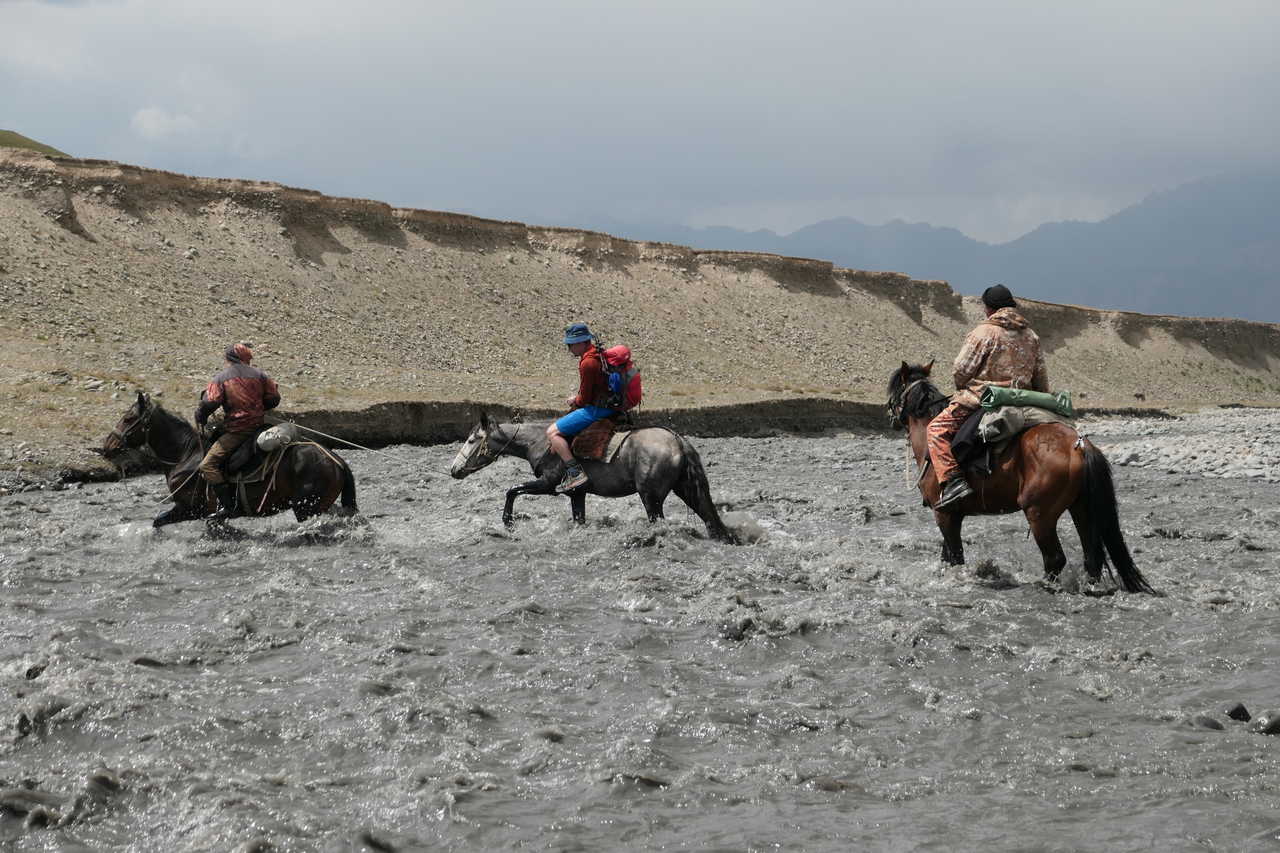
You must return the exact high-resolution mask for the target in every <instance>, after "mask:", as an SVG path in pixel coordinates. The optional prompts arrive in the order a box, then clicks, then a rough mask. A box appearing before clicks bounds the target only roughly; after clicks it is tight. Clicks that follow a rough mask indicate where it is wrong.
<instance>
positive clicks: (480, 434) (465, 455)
mask: <svg viewBox="0 0 1280 853" xmlns="http://www.w3.org/2000/svg"><path fill="white" fill-rule="evenodd" d="M497 429H498V425H497V423H495V422H494V421H493V420H492V419H491V418H490V417H489V414H488V413H487V412H481V413H480V423H478V424H476V425H475V428H474V429H472V430H471V434H470V435H468V436H467V440H466V441H464V442H463V443H462V447H461V448H459V450H458V455H457V456H455V457H453V464H452V465H450V466H449V476H451V477H453V479H455V480H461V479H462V478H463V477H466V476H469V475H471V474H474V473H475V472H477V471H479V470H480V469H481V468H483V467H485V466H486V465H488V464H489V463H491V462H492V461H493V460H495V459H497V458H498V455H499V454H498V453H497V452H496V451H495V450H494V448H493V446H492V445H491V444H490V443H489V437H490V436H491V435H493V433H494V432H495V431H497Z"/></svg>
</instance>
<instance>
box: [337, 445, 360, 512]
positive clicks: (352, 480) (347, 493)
mask: <svg viewBox="0 0 1280 853" xmlns="http://www.w3.org/2000/svg"><path fill="white" fill-rule="evenodd" d="M334 458H335V459H337V460H338V461H339V462H341V463H342V465H341V466H340V467H341V468H342V509H343V513H342V514H343V515H355V514H356V513H357V512H359V508H358V507H356V477H355V475H354V474H352V473H351V466H350V465H348V464H347V460H345V459H343V458H342V457H340V456H338V455H337V454H334Z"/></svg>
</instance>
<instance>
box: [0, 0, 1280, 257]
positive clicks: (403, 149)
mask: <svg viewBox="0 0 1280 853" xmlns="http://www.w3.org/2000/svg"><path fill="white" fill-rule="evenodd" d="M1277 44H1280V2H1276V0H1256V2H1253V1H1252V0H1213V2H1209V0H1104V1H1103V2H1094V0H1051V2H1050V0H967V2H964V3H959V2H954V0H918V1H917V2H913V0H885V2H880V0H876V2H866V1H865V0H829V2H816V0H788V2H779V0H761V1H760V2H758V1H757V0H734V2H730V0H679V2H674V0H644V2H633V0H615V1H614V2H611V0H538V2H529V0H517V2H507V0H502V2H497V1H496V0H494V1H493V2H490V0H457V2H455V0H365V2H361V3H351V2H343V3H336V2H328V1H327V0H218V2H216V3H215V2H206V3H194V2H186V0H60V2H54V0H0V128H3V129H9V130H16V131H18V132H20V133H23V134H25V135H27V136H30V137H33V138H35V139H38V140H39V141H41V142H44V143H46V144H49V145H53V146H54V147H57V148H60V149H61V150H63V151H66V152H67V153H69V154H73V155H76V156H81V157H96V158H104V159H110V160H119V161H122V162H127V163H134V164H138V165H144V166H150V167H154V168H160V169H167V170H171V171H178V172H184V173H188V174H195V175H204V176H214V177H239V178H257V179H263V180H275V181H279V182H281V183H285V184H289V185H293V186H301V187H306V188H310V189H316V190H320V191H322V192H325V193H329V194H333V195H348V196H356V197H361V198H373V199H378V200H380V201H386V202H389V203H391V204H393V205H397V206H403V207H419V208H427V209H435V210H452V211H460V212H467V213H473V214H476V215H480V216H487V217H492V218H496V219H516V220H522V221H526V222H531V223H538V224H551V225H555V224H574V225H584V224H591V223H593V222H600V221H615V222H630V223H662V224H685V225H699V226H701V225H730V226H734V227H739V228H747V229H755V228H770V229H773V230H775V231H778V232H780V233H788V232H790V231H792V230H794V229H796V228H799V227H801V226H804V225H807V224H810V223H813V222H816V221H820V220H822V219H828V218H832V217H837V216H848V217H852V218H854V219H858V220H860V221H862V222H865V223H868V224H881V223H883V222H886V221H889V220H892V219H904V220H907V221H911V222H928V223H931V224H933V225H939V226H952V227H956V228H959V229H960V230H961V231H963V232H965V233H966V234H968V235H969V236H971V237H974V238H977V239H980V240H985V241H988V242H1003V241H1006V240H1010V239H1013V238H1015V237H1017V236H1019V235H1021V234H1023V233H1025V232H1027V231H1030V230H1032V229H1033V228H1035V227H1036V226H1037V225H1039V224H1041V223H1043V222H1046V221H1057V220H1063V219H1081V220H1087V221H1096V220H1098V219H1101V218H1105V217H1106V216H1109V215H1111V214H1112V213H1115V212H1116V211H1118V210H1120V209H1122V208H1124V207H1126V206H1128V205H1130V204H1133V203H1135V202H1137V201H1140V200H1141V199H1142V198H1144V197H1145V196H1147V195H1148V194H1150V193H1152V192H1155V191H1159V190H1165V189H1171V188H1173V187H1176V186H1178V185H1179V184H1182V183H1185V182H1187V181H1190V180H1194V179H1197V178H1201V177H1207V176H1210V175H1215V174H1220V173H1224V172H1236V171H1239V170H1241V169H1249V168H1254V167H1264V168H1265V167H1272V168H1273V167H1274V166H1275V164H1276V161H1277V159H1278V158H1280V154H1278V153H1277V152H1280V147H1278V146H1277V142H1278V141H1280V140H1278V133H1277V131H1278V129H1280V127H1278V125H1280V109H1277V105H1278V104H1280V97H1278V96H1280V51H1277V50H1276V48H1275V46H1276V45H1277Z"/></svg>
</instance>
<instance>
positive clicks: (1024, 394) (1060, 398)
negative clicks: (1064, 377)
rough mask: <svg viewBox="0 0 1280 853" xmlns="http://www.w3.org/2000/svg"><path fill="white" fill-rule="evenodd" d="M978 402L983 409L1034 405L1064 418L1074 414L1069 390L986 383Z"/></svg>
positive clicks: (1071, 416)
mask: <svg viewBox="0 0 1280 853" xmlns="http://www.w3.org/2000/svg"><path fill="white" fill-rule="evenodd" d="M978 402H979V403H980V404H981V405H982V408H984V409H998V408H1000V407H1001V406H1035V407H1036V408H1040V409H1048V410H1049V411H1051V412H1057V413H1058V414H1060V415H1062V416H1063V417H1066V418H1074V417H1075V416H1076V410H1075V407H1074V406H1072V405H1071V392H1070V391H1055V392H1053V393H1052V394H1049V393H1045V392H1044V391H1029V390H1027V389H1026V388H1002V387H1001V386H999V385H988V386H986V387H985V388H983V389H982V396H981V397H980V398H979V399H978Z"/></svg>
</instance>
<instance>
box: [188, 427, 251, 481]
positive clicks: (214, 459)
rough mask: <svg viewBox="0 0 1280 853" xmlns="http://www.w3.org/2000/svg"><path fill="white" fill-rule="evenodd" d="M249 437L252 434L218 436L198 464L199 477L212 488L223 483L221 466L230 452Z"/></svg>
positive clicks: (225, 479) (223, 477)
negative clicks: (206, 481)
mask: <svg viewBox="0 0 1280 853" xmlns="http://www.w3.org/2000/svg"><path fill="white" fill-rule="evenodd" d="M250 435H252V433H247V432H224V433H223V434H222V435H220V436H218V440H217V441H215V442H214V443H213V444H212V445H211V446H210V447H209V452H208V453H206V454H205V455H204V461H202V462H201V463H200V468H199V471H200V475H201V476H202V477H204V478H205V479H206V480H208V481H209V483H210V484H211V485H214V486H216V485H218V484H219V483H225V482H226V481H227V478H226V476H225V475H224V474H223V473H222V466H223V464H224V463H225V462H226V461H227V457H228V456H230V455H231V453H232V451H234V450H235V449H236V448H237V447H239V446H240V445H242V444H244V443H245V441H246V440H248V438H249V436H250Z"/></svg>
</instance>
